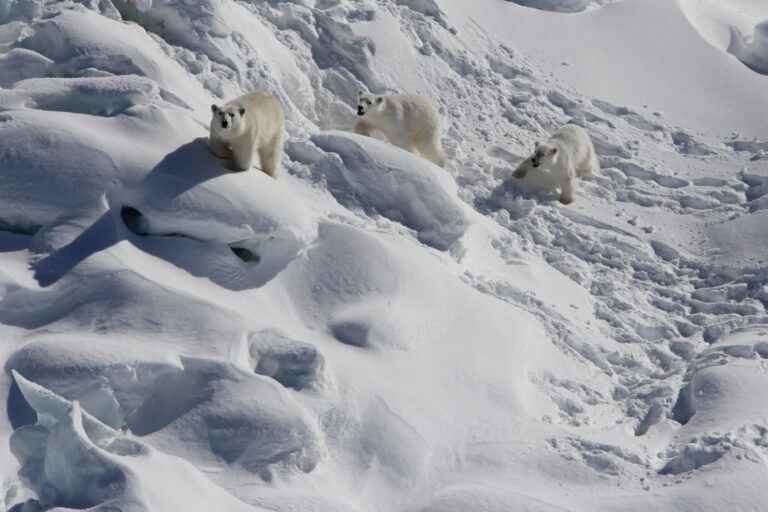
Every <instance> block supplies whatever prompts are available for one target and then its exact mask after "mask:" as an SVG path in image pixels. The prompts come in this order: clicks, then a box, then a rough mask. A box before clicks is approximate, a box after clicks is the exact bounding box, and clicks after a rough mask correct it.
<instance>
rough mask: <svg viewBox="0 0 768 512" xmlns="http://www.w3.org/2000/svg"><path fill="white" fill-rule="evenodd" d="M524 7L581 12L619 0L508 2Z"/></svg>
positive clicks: (517, 0) (521, 0)
mask: <svg viewBox="0 0 768 512" xmlns="http://www.w3.org/2000/svg"><path fill="white" fill-rule="evenodd" d="M507 1H508V2H513V3H516V4H518V5H521V6H523V7H533V8H534V9H541V10H542V11H554V12H570V13H574V12H581V11H585V10H587V9H592V8H596V7H601V6H603V5H606V4H609V3H613V2H615V1H618V0H507Z"/></svg>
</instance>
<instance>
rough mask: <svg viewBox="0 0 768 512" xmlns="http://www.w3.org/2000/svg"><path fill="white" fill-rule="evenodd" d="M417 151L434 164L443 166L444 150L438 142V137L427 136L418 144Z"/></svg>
mask: <svg viewBox="0 0 768 512" xmlns="http://www.w3.org/2000/svg"><path fill="white" fill-rule="evenodd" d="M418 150H419V153H421V156H423V157H424V158H426V159H427V160H431V161H432V162H433V163H434V164H435V165H438V166H440V167H445V152H444V151H443V146H442V144H441V143H440V139H438V138H436V137H432V138H429V139H428V140H426V141H422V143H421V144H419V145H418Z"/></svg>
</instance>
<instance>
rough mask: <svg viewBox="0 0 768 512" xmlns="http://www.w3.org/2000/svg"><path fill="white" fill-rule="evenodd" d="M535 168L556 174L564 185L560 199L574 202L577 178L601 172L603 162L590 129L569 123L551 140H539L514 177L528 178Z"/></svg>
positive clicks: (560, 184) (562, 201)
mask: <svg viewBox="0 0 768 512" xmlns="http://www.w3.org/2000/svg"><path fill="white" fill-rule="evenodd" d="M531 169H533V170H534V171H536V170H545V171H548V172H550V173H552V175H553V177H554V179H555V180H556V182H557V184H558V185H559V187H560V202H561V203H563V204H570V203H572V202H573V199H574V195H575V193H576V178H577V177H580V178H581V177H586V176H591V175H592V174H595V173H597V172H599V171H600V163H599V161H598V159H597V154H596V153H595V147H594V146H593V145H592V140H591V139H590V138H589V134H587V131H586V130H584V128H582V127H580V126H576V125H575V124H567V125H565V126H563V127H561V128H560V129H559V130H557V131H556V132H555V133H554V134H552V136H551V137H550V138H549V140H547V142H544V143H541V144H540V143H538V142H537V143H536V149H535V150H534V152H533V155H531V156H530V157H528V158H526V159H525V160H523V162H522V163H521V164H520V165H519V166H518V167H517V169H516V170H515V172H514V174H513V176H514V177H515V178H525V176H526V175H527V174H528V171H530V170H531Z"/></svg>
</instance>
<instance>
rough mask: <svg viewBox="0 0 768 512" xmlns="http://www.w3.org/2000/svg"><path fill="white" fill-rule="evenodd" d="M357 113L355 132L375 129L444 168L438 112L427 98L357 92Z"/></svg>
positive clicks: (369, 133)
mask: <svg viewBox="0 0 768 512" xmlns="http://www.w3.org/2000/svg"><path fill="white" fill-rule="evenodd" d="M357 115H358V116H360V118H361V119H360V120H359V121H358V122H357V124H355V133H360V134H362V135H368V136H370V135H371V134H372V133H373V132H374V131H377V130H378V131H380V132H381V133H383V134H384V136H385V137H386V138H387V140H388V141H389V142H390V143H392V144H394V145H395V146H398V147H401V148H403V149H405V150H406V151H410V152H411V153H414V154H417V155H421V156H422V157H424V158H426V159H427V160H431V161H432V162H434V163H435V164H437V165H439V166H440V167H445V153H444V152H443V145H442V142H441V141H440V136H441V133H440V131H441V128H440V124H441V123H440V114H438V112H437V108H435V105H434V104H433V103H432V101H431V100H429V99H428V98H425V97H423V96H410V95H404V94H395V95H389V96H375V95H371V94H365V93H364V92H362V91H360V92H359V93H358V97H357Z"/></svg>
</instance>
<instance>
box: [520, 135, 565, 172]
mask: <svg viewBox="0 0 768 512" xmlns="http://www.w3.org/2000/svg"><path fill="white" fill-rule="evenodd" d="M557 152H558V148H557V146H555V145H554V144H549V143H546V142H545V143H543V144H540V143H538V142H537V143H536V148H535V149H534V150H533V154H532V155H531V156H530V157H528V158H526V159H525V160H523V162H522V163H521V164H520V165H519V166H518V167H517V169H516V170H515V173H514V177H515V178H525V176H526V175H527V174H528V171H530V170H531V169H538V168H539V167H541V166H542V165H544V166H545V167H548V166H549V165H551V164H552V163H553V161H554V159H555V158H556V156H557Z"/></svg>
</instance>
